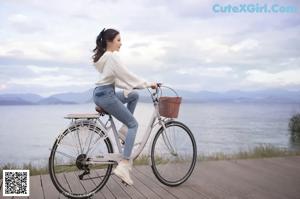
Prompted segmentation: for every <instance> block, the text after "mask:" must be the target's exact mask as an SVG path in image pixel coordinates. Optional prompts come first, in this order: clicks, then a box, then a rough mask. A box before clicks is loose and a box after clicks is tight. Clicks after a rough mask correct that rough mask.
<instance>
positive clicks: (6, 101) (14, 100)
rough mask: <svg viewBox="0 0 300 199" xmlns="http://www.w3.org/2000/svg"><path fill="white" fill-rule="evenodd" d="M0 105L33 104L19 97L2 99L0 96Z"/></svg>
mask: <svg viewBox="0 0 300 199" xmlns="http://www.w3.org/2000/svg"><path fill="white" fill-rule="evenodd" d="M0 105H33V103H32V102H28V101H26V100H23V99H22V98H19V97H11V98H4V97H1V96H0Z"/></svg>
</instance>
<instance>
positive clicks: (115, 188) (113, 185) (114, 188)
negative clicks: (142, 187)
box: [107, 176, 130, 198]
mask: <svg viewBox="0 0 300 199" xmlns="http://www.w3.org/2000/svg"><path fill="white" fill-rule="evenodd" d="M119 180H120V179H119ZM123 186H125V185H123ZM107 187H108V188H109V189H110V191H111V193H112V194H113V196H114V198H130V196H129V195H128V194H127V193H126V192H125V191H124V189H123V188H122V187H121V185H120V184H118V183H117V182H116V181H115V180H114V179H112V176H110V178H109V180H108V182H107Z"/></svg>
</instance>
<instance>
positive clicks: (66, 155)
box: [56, 151, 76, 161]
mask: <svg viewBox="0 0 300 199" xmlns="http://www.w3.org/2000/svg"><path fill="white" fill-rule="evenodd" d="M56 152H57V153H59V154H61V155H63V156H65V157H68V158H70V159H73V160H74V161H76V157H73V156H71V155H68V154H66V153H64V152H61V151H56Z"/></svg>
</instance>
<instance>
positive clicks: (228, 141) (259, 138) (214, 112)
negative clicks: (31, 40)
mask: <svg viewBox="0 0 300 199" xmlns="http://www.w3.org/2000/svg"><path fill="white" fill-rule="evenodd" d="M93 112H94V105H93V104H81V105H48V106H0V115H1V120H0V164H5V163H16V164H22V163H28V162H32V163H33V164H45V163H47V159H48V157H49V154H50V150H49V149H50V148H51V147H52V144H53V142H54V140H55V137H56V136H57V135H58V133H59V132H60V131H61V130H63V129H64V127H66V126H67V125H68V124H69V122H70V121H69V120H66V119H64V118H63V117H64V116H65V115H66V114H68V113H93ZM299 112H300V104H250V103H248V104H247V103H198V104H196V103H195V104H183V105H182V106H181V110H180V115H179V118H178V120H180V121H182V122H184V123H185V124H186V125H187V126H189V127H190V129H191V130H192V132H193V133H194V135H195V138H196V141H197V146H198V153H202V154H206V155H208V154H213V153H216V152H224V153H228V154H229V153H234V152H237V151H247V150H249V149H252V148H254V147H256V146H259V145H264V144H270V145H273V146H276V147H281V148H287V149H290V150H300V145H299V144H297V143H294V142H292V141H291V137H290V132H289V130H288V122H289V119H290V118H291V117H292V116H293V115H294V114H295V113H299ZM151 113H152V105H151V104H147V103H139V104H138V107H137V109H136V113H135V115H136V118H137V120H138V121H139V123H140V127H139V132H138V136H137V140H139V139H140V138H141V136H142V133H143V132H144V130H145V128H146V126H147V124H148V120H147V118H148V117H149V116H150V115H151ZM118 126H119V124H118ZM147 151H148V150H145V153H146V152H147Z"/></svg>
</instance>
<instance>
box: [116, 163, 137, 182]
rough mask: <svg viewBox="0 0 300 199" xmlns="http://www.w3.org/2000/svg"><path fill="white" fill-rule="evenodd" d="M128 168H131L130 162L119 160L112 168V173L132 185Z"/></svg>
mask: <svg viewBox="0 0 300 199" xmlns="http://www.w3.org/2000/svg"><path fill="white" fill-rule="evenodd" d="M129 170H131V167H130V164H126V163H123V162H120V163H119V164H118V166H117V167H116V169H115V170H114V174H115V175H116V176H118V177H119V178H121V179H122V180H123V181H124V182H125V183H127V184H128V185H133V181H132V179H131V177H130V175H129Z"/></svg>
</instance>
